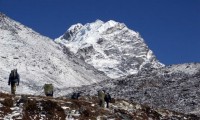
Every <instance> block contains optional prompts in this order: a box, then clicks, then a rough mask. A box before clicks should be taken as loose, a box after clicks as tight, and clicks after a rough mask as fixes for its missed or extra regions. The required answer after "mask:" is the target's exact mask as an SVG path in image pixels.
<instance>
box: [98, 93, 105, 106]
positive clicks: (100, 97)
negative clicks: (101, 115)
mask: <svg viewBox="0 0 200 120" xmlns="http://www.w3.org/2000/svg"><path fill="white" fill-rule="evenodd" d="M98 98H99V106H100V107H103V108H104V105H105V99H104V98H105V91H104V90H99V91H98Z"/></svg>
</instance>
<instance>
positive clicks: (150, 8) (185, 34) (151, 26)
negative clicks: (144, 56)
mask: <svg viewBox="0 0 200 120" xmlns="http://www.w3.org/2000/svg"><path fill="white" fill-rule="evenodd" d="M0 12H3V13H4V14H6V15H7V16H9V17H10V18H12V19H14V20H16V21H18V22H20V23H22V24H24V25H26V26H28V27H30V28H32V29H33V30H35V31H37V32H39V33H40V34H42V35H45V36H48V37H50V38H53V39H54V38H57V37H59V36H60V35H62V34H63V33H64V32H65V31H66V30H67V29H68V28H69V27H70V26H71V25H72V24H76V23H82V24H85V23H90V22H94V21H95V20H96V19H100V20H103V21H108V20H115V21H117V22H122V23H125V24H126V25H127V26H128V27H129V28H130V29H132V30H134V31H137V32H139V33H140V34H141V36H142V37H143V38H144V40H145V42H146V43H147V45H148V46H149V48H150V49H151V50H153V52H154V54H155V55H156V57H157V59H158V60H159V61H160V62H162V63H164V64H166V65H170V64H179V63H189V62H200V0H0Z"/></svg>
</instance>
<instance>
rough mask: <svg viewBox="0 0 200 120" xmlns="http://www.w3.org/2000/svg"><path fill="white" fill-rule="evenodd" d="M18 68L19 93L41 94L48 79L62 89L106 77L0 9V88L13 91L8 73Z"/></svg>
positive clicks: (64, 48) (48, 81)
mask: <svg viewBox="0 0 200 120" xmlns="http://www.w3.org/2000/svg"><path fill="white" fill-rule="evenodd" d="M14 68H17V69H18V72H19V74H20V76H21V82H20V86H23V87H20V86H19V87H18V88H17V92H18V93H26V94H27V93H29V94H30V93H32V94H40V92H41V91H42V86H43V85H44V84H45V83H52V84H53V85H54V87H55V88H56V89H57V90H56V91H55V92H57V95H59V94H58V92H59V90H58V89H62V88H65V87H69V86H80V85H86V84H91V83H95V82H98V81H101V80H104V79H107V78H108V77H106V76H105V75H104V74H102V73H101V72H99V71H97V70H96V69H94V67H92V66H90V65H88V64H86V63H85V62H84V61H82V60H80V59H78V58H77V57H75V56H74V55H73V54H71V53H70V51H69V50H68V49H67V48H66V47H64V46H60V45H58V44H56V43H55V42H54V41H53V40H51V39H49V38H47V37H44V36H42V35H40V34H39V33H37V32H35V31H33V30H32V29H30V28H28V27H26V26H24V25H22V24H20V23H18V22H16V21H14V20H12V19H10V18H8V17H7V16H6V15H4V14H2V13H0V90H1V91H6V92H9V91H10V86H8V85H7V84H8V82H7V81H8V77H9V73H10V71H11V70H12V69H14Z"/></svg>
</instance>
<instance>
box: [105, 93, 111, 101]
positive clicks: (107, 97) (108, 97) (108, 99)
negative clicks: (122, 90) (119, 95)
mask: <svg viewBox="0 0 200 120" xmlns="http://www.w3.org/2000/svg"><path fill="white" fill-rule="evenodd" d="M104 99H105V101H106V102H110V101H111V96H110V94H109V93H107V94H106V95H105V98H104Z"/></svg>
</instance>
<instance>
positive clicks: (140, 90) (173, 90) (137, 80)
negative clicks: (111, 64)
mask: <svg viewBox="0 0 200 120" xmlns="http://www.w3.org/2000/svg"><path fill="white" fill-rule="evenodd" d="M199 87H200V63H190V64H180V65H172V66H167V67H165V68H161V69H158V70H155V69H152V70H144V71H142V72H140V73H139V74H138V75H130V76H128V77H126V78H119V79H117V80H110V81H103V82H101V83H99V84H94V85H91V86H85V87H82V88H79V89H77V88H74V90H73V91H75V90H77V91H82V92H83V93H85V94H90V95H94V94H96V92H97V91H98V90H100V89H104V90H105V91H107V92H109V93H110V94H111V95H112V96H113V97H115V98H121V99H127V100H132V101H137V102H138V103H141V104H147V105H148V106H152V107H155V108H162V109H170V110H174V111H178V112H183V113H194V114H197V115H199V111H200V89H199Z"/></svg>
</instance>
